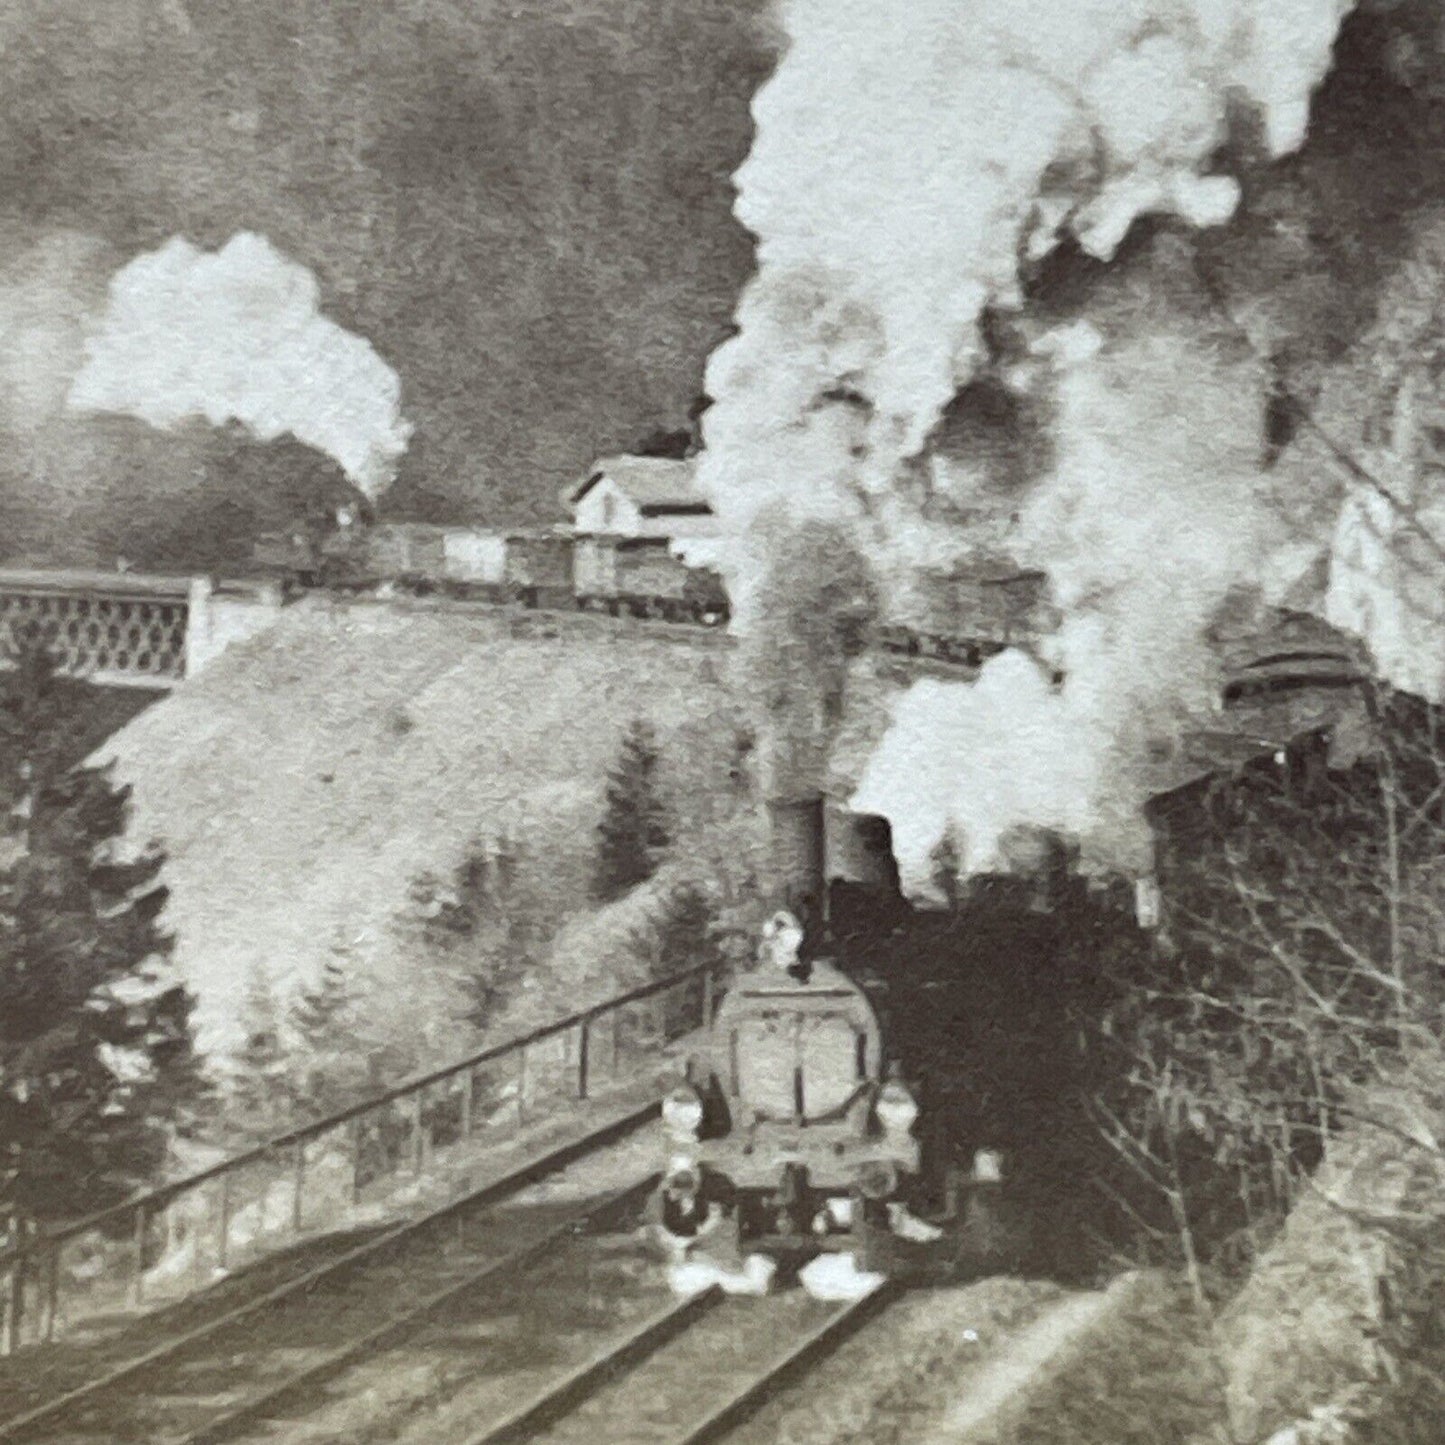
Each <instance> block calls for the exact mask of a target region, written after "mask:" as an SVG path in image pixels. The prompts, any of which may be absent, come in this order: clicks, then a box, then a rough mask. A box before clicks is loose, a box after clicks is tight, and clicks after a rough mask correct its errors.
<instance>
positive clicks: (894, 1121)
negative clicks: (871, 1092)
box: [873, 1079, 918, 1135]
mask: <svg viewBox="0 0 1445 1445" xmlns="http://www.w3.org/2000/svg"><path fill="white" fill-rule="evenodd" d="M873 1111H874V1113H876V1114H877V1115H878V1122H879V1123H880V1124H882V1126H883V1130H884V1132H885V1133H887V1134H895V1135H896V1134H907V1133H908V1131H909V1130H910V1129H912V1128H913V1126H914V1124H916V1123H917V1122H918V1104H917V1102H916V1101H915V1100H914V1097H913V1095H912V1094H910V1093H909V1092H908V1090H907V1089H906V1088H905V1087H904V1085H903V1084H902V1083H901V1082H900V1081H899V1080H898V1079H890V1080H889V1081H888V1082H887V1083H886V1084H884V1086H883V1087H882V1088H881V1089H880V1090H879V1091H878V1102H877V1103H876V1104H875V1105H874V1106H873Z"/></svg>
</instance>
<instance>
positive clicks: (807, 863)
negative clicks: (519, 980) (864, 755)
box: [662, 798, 920, 1251]
mask: <svg viewBox="0 0 1445 1445" xmlns="http://www.w3.org/2000/svg"><path fill="white" fill-rule="evenodd" d="M769 814H770V825H771V833H772V844H773V848H772V853H773V858H772V866H773V869H774V873H775V877H776V879H777V882H778V893H779V902H780V903H782V904H783V905H784V906H783V907H781V908H780V909H779V910H778V911H777V912H776V913H775V914H774V915H773V916H772V918H771V919H770V920H769V921H768V923H767V924H766V925H765V927H764V929H763V938H762V941H761V946H760V948H759V950H758V957H757V961H756V963H755V965H754V966H753V967H752V968H751V969H750V970H749V971H747V972H745V973H743V974H742V975H740V976H739V977H738V978H736V979H735V980H734V981H733V984H732V986H731V987H730V988H729V989H728V991H727V992H726V994H725V995H724V996H723V998H722V1001H721V1004H720V1006H719V1007H718V1009H717V1011H716V1013H715V1015H714V1017H713V1019H712V1022H711V1026H710V1029H709V1031H708V1035H707V1039H706V1043H705V1045H704V1046H703V1047H702V1048H701V1049H700V1050H699V1051H698V1053H697V1054H696V1056H695V1057H694V1058H693V1059H692V1060H691V1061H690V1064H689V1082H688V1083H687V1084H685V1085H683V1086H681V1087H679V1088H678V1089H676V1090H674V1091H673V1092H672V1093H671V1094H670V1095H669V1096H668V1097H667V1099H666V1100H665V1101H664V1103H663V1109H662V1115H663V1131H664V1134H665V1135H666V1138H667V1148H668V1150H669V1152H670V1154H671V1157H673V1158H676V1157H678V1155H679V1153H682V1154H683V1155H684V1156H685V1157H687V1158H689V1159H691V1160H692V1161H694V1162H695V1163H696V1165H698V1166H700V1167H701V1168H703V1169H708V1170H711V1171H712V1172H713V1173H714V1174H716V1175H717V1176H720V1177H721V1178H722V1179H723V1180H725V1181H726V1184H727V1187H728V1191H729V1193H730V1194H731V1195H732V1196H733V1197H734V1199H735V1200H736V1206H737V1223H738V1229H739V1233H740V1235H741V1237H742V1239H743V1240H744V1241H746V1242H749V1243H750V1244H751V1245H752V1247H754V1248H762V1249H776V1250H782V1251H786V1250H791V1249H807V1248H819V1247H821V1248H823V1249H839V1248H848V1249H854V1250H856V1249H858V1248H859V1247H860V1243H861V1241H862V1240H863V1238H864V1237H865V1233H866V1229H867V1228H868V1227H869V1226H870V1225H872V1224H876V1223H885V1224H886V1223H887V1222H888V1221H889V1219H890V1217H891V1218H892V1220H893V1222H894V1223H895V1224H896V1222H897V1220H898V1218H899V1215H900V1212H901V1211H904V1210H905V1209H906V1201H907V1199H908V1198H909V1196H910V1195H911V1194H912V1193H913V1192H914V1186H915V1185H916V1183H917V1180H918V1178H919V1175H920V1146H919V1143H918V1140H917V1139H916V1138H915V1136H914V1128H915V1125H916V1123H917V1120H918V1114H919V1109H918V1105H917V1103H916V1101H915V1099H914V1097H913V1094H912V1093H911V1091H910V1090H909V1088H908V1087H907V1085H906V1084H905V1083H904V1081H903V1079H902V1077H901V1075H900V1073H899V1069H898V1061H897V1060H896V1059H895V1058H894V1057H893V1056H892V1054H891V1053H890V1052H889V1048H888V1041H887V1039H886V1038H885V1036H884V1033H883V1030H882V1029H881V1027H880V1024H879V1019H878V1015H877V1013H876V1011H875V1009H874V1008H873V1006H872V1004H871V1003H870V1001H869V999H868V997H867V996H866V994H865V993H864V991H863V990H862V989H861V988H860V987H859V986H858V985H857V984H856V983H855V982H853V981H852V980H851V979H850V978H848V977H847V975H846V974H845V973H844V972H843V971H842V970H841V968H840V967H839V966H838V963H837V961H836V959H835V958H834V957H831V956H830V954H831V952H832V948H831V940H830V937H829V930H828V919H827V906H826V901H825V900H826V891H825V888H824V859H823V844H824V838H823V828H824V809H823V803H822V800H821V799H819V798H813V799H807V800H802V801H788V802H774V803H773V804H771V805H770V808H769Z"/></svg>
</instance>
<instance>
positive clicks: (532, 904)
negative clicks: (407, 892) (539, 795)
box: [411, 837, 558, 1027]
mask: <svg viewBox="0 0 1445 1445" xmlns="http://www.w3.org/2000/svg"><path fill="white" fill-rule="evenodd" d="M529 864H530V860H529V859H528V858H527V855H526V853H525V851H524V850H523V849H522V848H521V847H520V845H518V844H517V843H515V842H514V841H513V840H511V839H510V838H505V837H503V838H500V839H497V840H495V841H492V842H489V843H483V842H480V841H479V842H476V843H474V844H473V845H472V847H471V848H470V849H469V850H468V853H467V856H466V857H465V858H464V859H463V860H462V862H461V864H460V865H459V866H458V868H457V870H456V872H455V874H454V875H453V877H452V878H451V880H450V881H448V882H444V881H443V880H441V879H439V878H437V877H436V876H435V875H432V874H423V875H422V876H421V877H420V878H418V879H417V880H416V882H415V883H414V884H413V885H412V909H411V921H412V924H413V926H414V927H415V928H417V930H418V931H419V932H420V934H421V937H422V940H423V943H424V944H425V946H426V948H427V950H428V952H429V953H431V954H432V955H433V957H435V958H437V959H438V960H439V961H441V962H442V963H443V964H444V965H445V966H447V967H449V968H450V969H452V971H453V972H454V973H455V975H456V976H457V978H458V981H459V983H460V986H461V989H462V992H463V994H464V996H465V998H466V1001H467V1008H466V1014H465V1018H466V1021H467V1022H468V1023H471V1024H473V1025H476V1026H477V1027H484V1026H485V1025H486V1024H487V1023H489V1022H490V1021H491V1019H492V1018H493V1017H494V1016H495V1014H496V1011H497V1010H498V1008H500V1007H501V1006H502V1005H503V1004H504V1003H505V1002H506V1000H507V999H508V998H509V997H510V995H511V993H512V991H513V989H514V988H515V987H516V985H517V983H518V982H519V981H520V980H521V979H522V978H523V977H524V976H525V975H526V974H527V973H528V971H529V970H531V969H532V968H534V967H535V966H536V965H537V964H539V963H540V961H541V956H542V951H543V949H544V947H545V945H546V943H547V941H548V939H549V937H550V936H551V932H552V928H553V926H554V925H555V924H556V922H557V921H558V920H557V917H556V910H555V908H554V907H552V906H551V904H550V901H549V900H548V899H546V898H545V897H544V896H543V895H542V894H541V892H540V891H539V890H538V888H537V886H536V883H537V880H536V874H535V870H533V869H532V868H531V867H530V866H529Z"/></svg>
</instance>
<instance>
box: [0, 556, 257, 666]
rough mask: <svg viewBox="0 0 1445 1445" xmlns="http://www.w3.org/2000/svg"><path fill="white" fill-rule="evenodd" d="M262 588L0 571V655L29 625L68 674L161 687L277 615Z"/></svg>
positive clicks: (199, 580)
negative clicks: (58, 657)
mask: <svg viewBox="0 0 1445 1445" xmlns="http://www.w3.org/2000/svg"><path fill="white" fill-rule="evenodd" d="M280 607H281V603H280V599H279V597H277V596H276V595H275V594H274V593H273V592H272V591H270V590H269V589H267V588H264V587H258V586H253V585H248V584H245V583H224V584H220V585H217V584H214V583H213V582H212V581H211V580H210V579H209V578H206V577H157V576H148V575H144V574H140V573H133V572H82V571H51V570H41V569H18V568H4V569H0V652H6V653H8V651H9V649H10V648H11V647H13V646H14V645H15V643H16V642H17V641H18V640H19V639H20V637H21V636H22V634H23V633H24V632H25V631H27V630H28V629H30V628H35V629H37V630H38V631H39V634H40V636H41V637H43V638H44V639H45V641H46V642H47V643H48V644H49V645H50V646H51V648H53V649H54V650H55V651H56V652H57V653H58V654H59V655H60V657H61V665H62V667H63V668H64V670H65V671H66V672H68V673H70V675H71V676H73V677H78V678H83V679H84V680H85V681H87V682H91V683H95V684H96V685H98V686H101V687H142V688H154V689H165V688H171V687H174V686H175V685H176V684H177V683H179V682H181V681H182V680H183V679H184V678H186V677H188V676H192V675H193V674H195V673H196V672H199V671H200V670H201V669H202V668H203V667H204V666H205V665H206V663H207V662H209V661H210V660H211V659H212V658H213V657H214V656H215V655H216V654H217V653H218V652H219V651H221V649H222V648H224V647H225V646H226V645H227V644H228V643H230V642H234V641H237V640H239V639H240V638H242V637H246V636H251V635H254V634H255V633H256V632H258V631H261V630H262V629H263V628H264V627H266V626H268V625H269V623H270V622H271V621H272V620H274V618H275V617H276V616H277V615H279V613H280Z"/></svg>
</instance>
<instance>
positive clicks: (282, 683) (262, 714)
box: [103, 603, 728, 1055]
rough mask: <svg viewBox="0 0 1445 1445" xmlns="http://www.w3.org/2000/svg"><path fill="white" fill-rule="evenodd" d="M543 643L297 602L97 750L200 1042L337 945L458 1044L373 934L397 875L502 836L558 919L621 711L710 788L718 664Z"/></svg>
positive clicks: (406, 878)
mask: <svg viewBox="0 0 1445 1445" xmlns="http://www.w3.org/2000/svg"><path fill="white" fill-rule="evenodd" d="M554 631H555V629H549V628H547V627H546V626H545V625H544V624H541V623H539V621H538V620H536V619H530V620H527V621H525V622H522V623H517V624H513V623H511V622H509V621H508V620H507V619H505V618H503V617H500V616H497V615H488V614H457V613H444V612H425V611H405V610H401V609H390V608H384V607H375V606H355V607H350V608H331V607H328V606H327V605H325V604H310V603H308V604H303V605H301V606H298V607H296V608H294V609H291V610H289V611H288V612H287V613H286V614H285V615H284V616H283V618H282V620H281V621H280V623H278V625H277V627H276V628H275V629H274V630H273V631H272V632H270V633H268V634H266V635H265V636H262V637H260V638H257V639H255V640H253V641H251V642H249V643H246V644H243V645H240V646H238V647H236V648H234V649H232V650H231V651H230V652H228V653H227V654H226V655H225V656H224V657H223V658H222V659H220V660H219V661H218V662H217V663H216V664H215V665H214V666H213V668H212V669H210V670H208V671H207V672H206V673H205V674H203V675H202V676H200V677H198V678H196V679H195V680H193V681H192V682H191V683H189V684H188V685H187V686H186V687H185V688H184V689H183V690H181V691H180V692H178V693H177V694H176V695H174V696H173V697H171V698H169V699H167V700H166V701H165V702H164V703H162V704H161V705H159V706H157V707H154V708H152V709H150V710H149V711H147V712H146V713H144V714H142V715H141V716H140V717H138V718H137V719H136V720H135V721H134V722H132V723H131V724H130V725H129V726H128V727H127V728H125V729H124V730H123V731H122V732H121V733H119V734H118V735H117V736H116V737H115V738H114V739H113V740H112V741H111V743H109V744H107V746H106V748H105V749H104V750H103V754H106V755H108V754H114V755H115V756H116V757H117V758H118V762H119V774H120V776H121V777H122V778H125V779H128V780H131V781H133V782H134V784H135V803H136V809H135V818H134V822H133V826H132V830H133V833H134V834H135V835H136V836H137V837H138V838H141V839H144V838H148V837H152V836H154V837H157V838H159V839H160V840H161V841H162V842H163V844H164V846H165V847H166V849H167V851H168V853H169V863H168V867H167V875H166V876H167V878H168V880H169V882H170V884H171V886H172V889H173V896H172V902H171V905H170V908H169V911H168V914H167V919H168V922H169V923H170V925H171V927H172V928H173V929H174V930H175V931H176V933H177V936H178V949H177V958H178V961H179V963H180V965H181V967H182V968H183V969H184V971H185V973H186V975H187V976H188V977H189V978H190V979H191V980H192V982H193V985H194V987H195V988H196V990H197V992H198V994H199V996H200V1010H199V1017H200V1023H201V1027H202V1031H203V1039H204V1040H205V1041H207V1042H215V1041H219V1040H221V1039H224V1038H225V1037H227V1033H228V1028H229V1027H230V1026H231V1025H232V1023H233V1020H234V1006H235V1004H236V1003H237V1001H239V999H240V998H241V997H242V996H243V993H244V990H245V986H246V981H247V979H248V978H249V977H250V976H251V974H252V973H253V971H254V970H255V969H257V968H258V967H259V968H263V969H265V970H268V971H269V972H270V973H271V974H272V975H273V976H274V977H277V978H305V977H308V976H311V975H314V973H315V972H316V971H317V970H318V969H319V968H320V967H321V965H322V963H323V962H324V960H325V959H326V958H327V957H328V954H329V952H330V950H331V949H332V948H333V947H335V946H336V945H337V944H342V943H344V944H345V945H346V946H347V947H348V948H349V949H350V950H351V954H352V956H353V957H354V958H355V959H357V960H363V961H365V963H366V964H367V965H368V966H369V967H370V969H371V970H372V971H373V972H374V974H375V977H376V978H377V979H378V980H379V981H380V984H381V987H380V988H379V990H378V993H377V1003H376V1008H377V1010H378V1011H379V1015H378V1016H380V1015H381V1013H382V1012H384V1014H385V1016H386V1018H387V1019H388V1021H389V1023H390V1024H391V1025H392V1026H393V1027H395V1028H398V1029H401V1028H412V1029H425V1030H426V1031H428V1032H429V1033H430V1036H431V1039H430V1044H431V1049H433V1050H434V1051H435V1052H436V1053H438V1054H440V1055H450V1054H453V1053H454V1052H455V1051H456V1050H457V1048H458V1047H459V1046H461V1044H462V1043H463V1042H465V1041H464V1040H463V1039H462V1038H461V1035H460V1030H458V1029H456V1028H455V1027H453V1026H451V1025H449V1024H448V1022H447V1020H446V1017H445V1011H444V1009H443V1008H441V1000H440V997H439V995H438V994H437V993H436V992H435V991H434V990H430V991H429V986H428V980H427V979H426V978H425V977H424V976H422V975H421V974H420V973H419V971H418V970H417V969H416V966H415V965H416V959H415V957H414V954H415V949H414V948H410V949H409V948H408V946H407V945H406V943H405V942H404V941H402V940H399V939H398V938H397V936H396V935H395V932H394V930H393V929H392V927H391V924H392V920H393V919H394V917H395V915H396V913H397V911H398V909H400V908H401V907H402V906H403V904H404V902H405V899H406V895H407V888H408V885H409V883H410V881H411V880H412V879H413V878H414V877H415V876H416V875H417V874H418V873H419V872H420V871H422V870H424V869H432V870H438V871H441V870H446V869H449V868H450V867H451V866H452V865H454V864H455V863H456V862H457V861H458V860H459V858H460V856H461V854H462V852H463V850H464V849H465V847H466V845H467V844H468V842H469V841H470V840H471V839H473V838H474V837H476V836H477V835H478V834H479V833H481V834H485V833H488V832H494V831H501V830H511V831H513V832H525V834H526V835H527V837H528V838H529V840H530V842H531V844H532V846H533V847H534V848H535V849H536V850H537V851H538V852H539V853H541V854H542V855H543V856H544V857H545V858H546V860H547V865H548V867H549V869H550V870H551V873H552V880H553V886H554V888H555V892H556V898H557V908H558V910H559V913H563V912H567V911H570V910H572V909H574V908H576V907H579V906H582V905H584V904H585V897H584V894H583V890H584V888H585V882H586V877H587V871H588V866H589V863H590V858H591V852H592V846H593V829H594V827H595V825H596V821H597V818H598V815H599V807H600V800H601V789H602V783H603V779H604V775H605V772H606V769H607V767H608V766H609V764H610V763H611V761H612V759H613V757H614V756H615V753H616V749H617V744H618V740H619V737H620V734H621V731H622V729H623V728H624V727H625V726H626V724H627V723H628V722H629V721H630V720H631V719H632V718H633V717H636V716H639V715H646V716H647V717H649V718H650V719H651V720H652V721H653V722H654V724H655V725H656V727H657V729H658V732H659V735H660V736H661V738H662V739H663V740H664V743H666V740H667V739H668V737H669V734H670V733H671V732H672V731H673V729H674V728H676V727H677V726H678V725H680V724H682V723H684V722H688V721H690V722H691V723H692V726H691V727H690V728H689V729H688V745H687V746H686V747H678V748H676V749H674V750H673V752H674V754H675V756H674V757H673V758H672V760H671V763H670V767H671V770H672V772H673V774H674V776H673V779H672V781H673V784H674V786H675V787H676V788H677V789H679V790H681V791H682V792H684V793H697V794H702V793H705V792H707V791H709V790H710V788H709V787H708V786H706V785H708V784H710V783H713V782H715V781H716V777H717V774H716V771H715V769H716V768H717V766H718V761H719V757H720V756H721V754H722V752H723V749H722V748H719V749H718V750H717V751H710V750H709V748H708V747H707V746H706V745H705V744H706V741H707V738H708V735H709V730H708V729H707V728H706V727H704V728H702V729H701V730H699V728H698V727H697V720H698V719H700V718H701V719H705V718H707V717H709V716H712V715H714V714H715V713H716V712H717V710H718V709H719V708H722V707H724V706H726V704H727V701H728V697H727V692H726V686H725V683H724V681H723V678H724V674H725V662H724V661H723V658H722V656H721V654H720V653H719V652H718V651H717V650H716V649H709V648H705V647H702V646H699V645H696V644H691V643H682V642H673V641H670V640H666V639H648V638H641V637H636V636H631V635H621V634H618V633H616V632H615V631H611V630H608V629H601V628H598V629H583V628H577V629H574V628H568V629H567V630H566V631H565V632H564V633H563V634H562V635H548V634H549V633H551V632H554ZM712 731H713V732H717V731H719V730H717V729H714V730H712ZM409 955H412V956H409Z"/></svg>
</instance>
